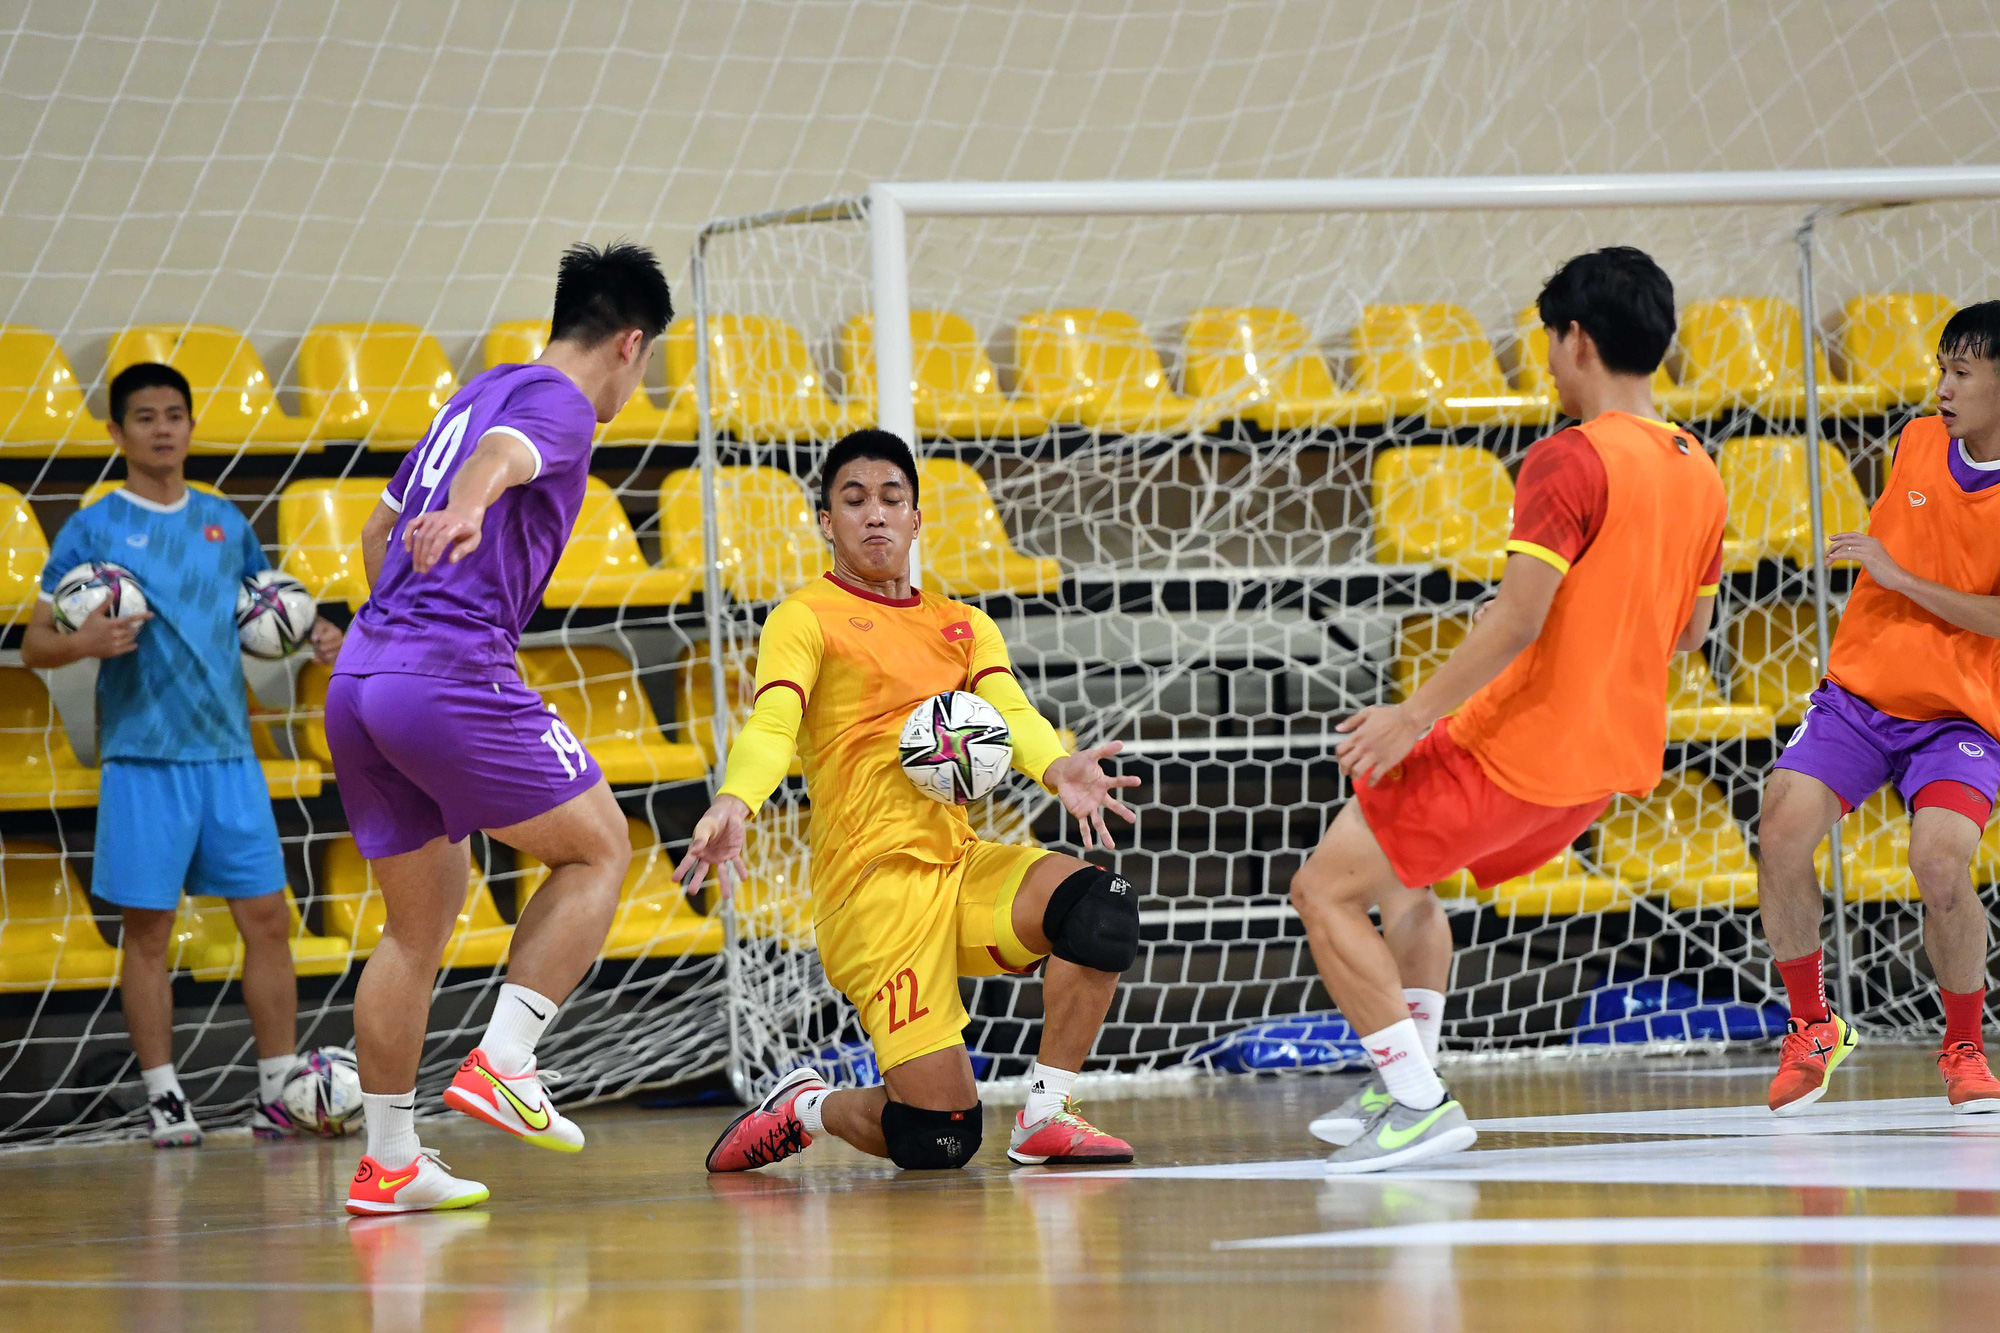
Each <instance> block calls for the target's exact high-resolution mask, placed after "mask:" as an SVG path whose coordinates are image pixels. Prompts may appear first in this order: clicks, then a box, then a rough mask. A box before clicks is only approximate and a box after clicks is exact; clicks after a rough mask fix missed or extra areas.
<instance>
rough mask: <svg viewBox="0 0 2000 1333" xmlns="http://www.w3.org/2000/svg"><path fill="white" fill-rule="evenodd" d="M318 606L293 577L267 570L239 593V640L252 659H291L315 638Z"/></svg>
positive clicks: (237, 605) (238, 591) (249, 581)
mask: <svg viewBox="0 0 2000 1333" xmlns="http://www.w3.org/2000/svg"><path fill="white" fill-rule="evenodd" d="M318 618H319V603H318V602H317V601H315V600H313V595H312V594H311V593H309V592H307V591H306V585H305V584H303V583H300V582H299V581H298V580H297V579H295V578H293V577H292V576H291V575H290V574H284V573H280V572H279V571H277V570H275V569H267V570H265V571H263V572H262V573H261V574H252V575H251V576H250V577H248V578H246V579H244V580H243V586H242V587H240V588H238V589H237V590H236V637H237V638H239V639H241V640H242V641H243V651H244V652H246V653H248V654H250V656H252V657H262V658H267V659H270V660H274V661H275V660H276V659H278V658H281V657H290V656H291V655H292V654H293V653H295V652H297V651H298V650H299V649H300V648H301V647H302V646H304V645H305V643H306V642H307V641H308V640H309V639H310V638H311V637H312V627H313V621H315V620H317V619H318Z"/></svg>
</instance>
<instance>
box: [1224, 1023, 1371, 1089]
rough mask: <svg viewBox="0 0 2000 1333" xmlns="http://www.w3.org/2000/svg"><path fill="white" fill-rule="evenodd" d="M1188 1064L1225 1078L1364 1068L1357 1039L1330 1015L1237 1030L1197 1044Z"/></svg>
mask: <svg viewBox="0 0 2000 1333" xmlns="http://www.w3.org/2000/svg"><path fill="white" fill-rule="evenodd" d="M1188 1060H1189V1061H1190V1062H1191V1063H1194V1064H1206V1065H1207V1066H1208V1067H1209V1068H1211V1069H1214V1070H1217V1071H1218V1072H1221V1073H1227V1074H1251V1073H1256V1072H1257V1071H1259V1070H1266V1069H1329V1070H1331V1069H1366V1068H1367V1067H1368V1057H1367V1055H1366V1054H1365V1053H1364V1052H1363V1051H1362V1049H1361V1039H1360V1038H1359V1037H1357V1036H1355V1035H1354V1029H1353V1028H1351V1027H1349V1026H1348V1025H1347V1020H1346V1019H1344V1018H1342V1017H1341V1016H1340V1015H1339V1014H1337V1013H1335V1012H1333V1011H1332V1010H1328V1011H1326V1012H1325V1013H1319V1014H1300V1015H1299V1016H1298V1017H1296V1018H1285V1019H1279V1020H1278V1021H1276V1022H1272V1023H1258V1024H1255V1025H1253V1026H1251V1027H1247V1028H1243V1029H1241V1030H1240V1031H1237V1032H1232V1033H1230V1034H1229V1035H1228V1036H1226V1037H1218V1038H1216V1039H1215V1040H1214V1041H1208V1042H1203V1043H1202V1044H1201V1045H1200V1046H1197V1047H1196V1048H1195V1049H1194V1050H1193V1051H1192V1052H1190V1053H1189V1054H1188Z"/></svg>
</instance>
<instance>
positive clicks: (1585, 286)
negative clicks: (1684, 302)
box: [1535, 245, 1674, 375]
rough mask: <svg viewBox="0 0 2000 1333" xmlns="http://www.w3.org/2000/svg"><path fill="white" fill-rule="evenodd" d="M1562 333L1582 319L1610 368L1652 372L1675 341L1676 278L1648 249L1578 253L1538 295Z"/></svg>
mask: <svg viewBox="0 0 2000 1333" xmlns="http://www.w3.org/2000/svg"><path fill="white" fill-rule="evenodd" d="M1535 305H1536V307H1537V308H1538V309H1539V310H1540V311H1541V315H1542V323H1543V324H1545V325H1546V326H1548V327H1549V328H1550V329H1552V330H1554V331H1556V332H1559V333H1560V332H1564V331H1566V330H1567V329H1568V328H1569V326H1570V325H1571V324H1581V325H1582V326H1583V331H1584V332H1585V333H1588V334H1589V335H1590V340H1591V341H1592V342H1594V343H1596V344H1597V355H1598V356H1599V357H1601V358H1603V361H1604V366H1605V369H1607V370H1611V371H1615V372H1617V373H1618V374H1621V375H1650V374H1652V373H1653V372H1654V371H1656V370H1658V369H1659V368H1660V362H1662V361H1664V360H1665V359H1666V356H1667V348H1668V347H1670V346H1671V345H1672V344H1673V341H1674V280H1673V279H1672V278H1669V277H1668V276H1667V271H1666V270H1665V269H1663V268H1661V267H1660V266H1659V265H1658V264H1656V263H1654V262H1653V257H1652V256H1651V255H1649V254H1647V253H1646V252H1645V251H1644V250H1640V249H1636V248H1634V247H1633V246H1629V245H1614V246H1610V247H1609V248H1607V249H1603V250H1592V251H1591V252H1590V253H1589V254H1583V255H1577V256H1576V257H1575V258H1574V259H1571V260H1569V261H1568V262H1566V263H1565V264H1564V265H1563V266H1562V267H1561V268H1559V269H1557V270H1556V271H1555V276H1554V277H1552V278H1550V279H1549V280H1548V281H1547V282H1546V283H1543V284H1542V294H1541V295H1540V296H1539V297H1537V298H1536V300H1535Z"/></svg>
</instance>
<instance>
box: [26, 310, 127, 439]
mask: <svg viewBox="0 0 2000 1333" xmlns="http://www.w3.org/2000/svg"><path fill="white" fill-rule="evenodd" d="M115 452H116V450H115V449H114V448H113V446H112V444H111V437H110V436H109V435H107V434H106V433H105V431H104V423H103V422H101V421H99V420H98V419H97V418H96V417H94V416H92V415H91V414H90V409H89V408H87V407H86V406H84V402H83V390H82V389H80V388H78V387H77V383H76V372H75V371H73V370H71V369H70V366H69V358H68V357H66V356H64V355H63V350H62V348H61V347H59V346H57V344H56V340H55V339H54V338H51V337H50V336H49V335H48V334H46V333H43V332H42V331H41V330H40V329H36V328H30V327H28V326H27V325H25V324H0V454H16V455H29V456H33V457H37V458H39V457H42V456H43V455H47V454H58V455H60V456H62V457H64V458H105V457H109V456H110V455H111V454H113V453H115Z"/></svg>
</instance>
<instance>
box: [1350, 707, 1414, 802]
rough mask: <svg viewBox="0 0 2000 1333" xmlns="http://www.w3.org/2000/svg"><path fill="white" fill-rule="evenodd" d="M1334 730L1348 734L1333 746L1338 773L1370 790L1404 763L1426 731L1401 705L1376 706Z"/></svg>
mask: <svg viewBox="0 0 2000 1333" xmlns="http://www.w3.org/2000/svg"><path fill="white" fill-rule="evenodd" d="M1334 730H1335V731H1344V732H1346V733H1347V739H1346V740H1344V741H1342V742H1340V744H1338V745H1336V746H1334V747H1333V757H1334V758H1335V759H1338V760H1339V761H1340V771H1341V772H1343V773H1345V774H1346V775H1347V776H1348V777H1349V778H1350V779H1352V780H1353V781H1355V782H1358V783H1361V784H1363V785H1365V786H1369V787H1372V786H1374V785H1375V784H1376V783H1378V782H1380V781H1381V780H1382V779H1383V778H1384V777H1386V776H1387V775H1388V773H1389V771H1390V770H1391V769H1393V768H1395V767H1396V765H1398V764H1400V763H1402V762H1403V759H1404V757H1405V756H1407V755H1408V754H1409V753H1410V751H1411V750H1412V749H1414V748H1415V747H1416V744H1417V742H1418V741H1420V740H1422V739H1423V737H1424V732H1425V731H1427V730H1428V728H1427V727H1425V726H1424V723H1423V719H1421V718H1418V717H1415V716H1413V715H1412V714H1411V713H1410V712H1409V710H1408V709H1406V708H1404V707H1403V706H1402V705H1401V704H1376V705H1374V706H1372V707H1369V708H1364V709H1362V710H1361V711H1360V712H1358V713H1356V714H1355V715H1354V716H1353V717H1350V718H1346V719H1343V720H1342V721H1341V722H1340V723H1339V724H1338V725H1336V726H1335V727H1334Z"/></svg>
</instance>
